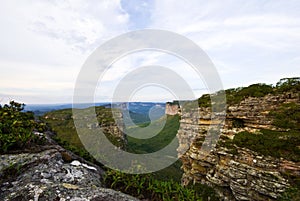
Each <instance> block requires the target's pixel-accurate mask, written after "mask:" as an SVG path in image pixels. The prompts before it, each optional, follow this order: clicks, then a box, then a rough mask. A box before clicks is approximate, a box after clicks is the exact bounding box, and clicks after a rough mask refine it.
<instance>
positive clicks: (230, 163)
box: [177, 93, 300, 200]
mask: <svg viewBox="0 0 300 201" xmlns="http://www.w3.org/2000/svg"><path fill="white" fill-rule="evenodd" d="M299 99H300V98H299V93H284V94H281V95H267V96H265V97H261V98H253V97H248V98H246V99H244V100H243V101H241V102H240V103H238V104H234V105H229V106H228V107H227V114H226V120H225V125H224V127H223V128H222V129H221V136H220V140H222V138H224V137H226V138H229V139H233V138H234V136H235V134H236V133H238V132H241V131H248V132H251V133H253V132H256V131H258V130H259V129H270V130H276V129H277V128H276V127H274V126H273V125H272V119H270V117H269V116H268V114H269V112H270V111H271V110H273V109H274V108H276V107H278V106H279V105H281V104H282V103H288V102H295V103H300V101H299ZM198 116H199V118H197V117H198ZM211 123H213V122H212V121H211V110H210V108H195V109H194V110H191V111H190V112H188V113H182V115H181V120H180V128H179V131H178V134H177V137H178V139H179V147H178V155H179V157H180V159H181V161H182V163H183V165H182V169H183V170H184V174H183V177H182V182H183V184H185V185H186V184H188V183H202V184H208V185H210V186H213V187H214V188H215V189H216V190H217V192H218V193H219V194H220V196H221V197H222V198H223V200H276V199H277V198H278V196H279V195H280V194H281V193H282V192H284V191H285V190H286V189H287V188H288V187H289V186H290V184H289V181H288V180H287V179H286V178H285V177H284V175H285V173H287V172H288V173H289V174H291V175H295V176H300V164H299V163H298V164H297V163H294V162H292V161H287V160H285V159H283V158H274V157H270V156H264V155H261V154H258V153H256V152H254V151H252V150H249V149H246V148H243V147H237V146H236V147H235V150H236V151H235V152H234V153H233V152H232V150H230V149H228V148H226V147H224V146H222V145H220V144H219V145H218V146H216V148H215V149H213V150H212V151H211V152H210V154H209V155H203V154H202V153H201V150H200V149H201V146H202V145H203V141H204V139H205V137H206V133H207V130H208V128H209V126H210V124H211ZM220 140H219V141H220ZM185 149H188V151H187V152H183V151H182V150H185Z"/></svg>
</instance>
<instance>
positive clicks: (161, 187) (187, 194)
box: [104, 170, 218, 201]
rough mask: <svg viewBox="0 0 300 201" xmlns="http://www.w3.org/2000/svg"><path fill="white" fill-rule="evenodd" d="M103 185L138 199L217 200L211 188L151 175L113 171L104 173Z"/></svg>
mask: <svg viewBox="0 0 300 201" xmlns="http://www.w3.org/2000/svg"><path fill="white" fill-rule="evenodd" d="M104 181H105V184H106V185H107V186H108V187H110V188H113V189H115V190H119V191H122V192H124V193H127V194H130V195H132V196H134V197H137V198H140V199H149V200H152V201H160V200H170V201H171V200H172V201H173V200H175V201H176V200H177V201H179V200H187V201H189V200H190V201H195V200H205V201H206V200H211V201H214V200H218V197H217V196H216V195H215V192H214V190H213V189H212V188H210V187H208V186H205V185H200V184H197V185H190V186H185V187H184V186H182V185H180V183H179V182H174V181H173V180H168V181H162V180H157V179H155V178H154V177H153V176H152V175H151V174H140V175H139V174H135V175H134V174H125V173H122V172H119V171H115V170H108V171H106V176H105V179H104Z"/></svg>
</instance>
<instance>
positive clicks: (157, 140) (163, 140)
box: [127, 115, 180, 153]
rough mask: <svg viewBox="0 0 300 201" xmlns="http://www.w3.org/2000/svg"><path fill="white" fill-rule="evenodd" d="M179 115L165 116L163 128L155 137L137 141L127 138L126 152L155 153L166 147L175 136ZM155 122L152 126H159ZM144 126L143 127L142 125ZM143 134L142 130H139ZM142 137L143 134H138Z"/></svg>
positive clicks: (130, 130) (132, 130)
mask: <svg viewBox="0 0 300 201" xmlns="http://www.w3.org/2000/svg"><path fill="white" fill-rule="evenodd" d="M179 119H180V117H179V115H174V116H169V115H168V116H167V118H166V124H165V126H164V128H163V129H162V130H161V131H160V132H159V133H158V134H157V135H156V136H155V137H152V138H149V139H137V138H133V137H130V136H127V141H128V142H127V150H128V151H130V152H133V153H150V152H155V151H158V150H160V149H162V148H163V147H165V146H166V145H168V144H169V143H170V142H171V141H172V140H173V139H174V138H175V136H176V134H177V131H178V129H179ZM162 120H163V119H160V120H157V122H154V124H156V123H157V124H158V125H159V124H160V122H159V121H162ZM143 126H144V125H143ZM135 129H137V127H132V128H130V129H128V132H129V133H131V132H134V130H135ZM141 131H142V132H143V130H141ZM140 135H143V133H140Z"/></svg>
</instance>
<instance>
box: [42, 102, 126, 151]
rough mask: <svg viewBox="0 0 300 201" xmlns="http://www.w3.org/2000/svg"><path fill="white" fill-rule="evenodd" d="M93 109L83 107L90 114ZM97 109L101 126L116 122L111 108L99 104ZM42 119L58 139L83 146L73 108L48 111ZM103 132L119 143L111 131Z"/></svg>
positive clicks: (79, 146)
mask: <svg viewBox="0 0 300 201" xmlns="http://www.w3.org/2000/svg"><path fill="white" fill-rule="evenodd" d="M91 109H93V108H88V109H82V112H86V113H87V116H88V114H89V110H91ZM95 111H96V116H97V120H98V122H99V124H100V126H101V127H106V126H110V125H114V124H115V121H114V119H113V116H112V112H111V109H108V108H105V107H102V106H97V107H95ZM41 119H42V120H43V121H44V122H46V123H47V125H49V127H50V128H51V129H52V131H53V132H55V133H56V134H57V139H58V138H59V139H60V140H61V141H67V142H68V143H69V144H70V145H72V146H75V147H78V148H83V145H82V143H81V141H80V138H79V137H78V135H77V132H76V128H75V125H74V121H73V119H72V109H63V110H56V111H52V112H48V113H46V114H45V115H44V116H43V117H42V118H41ZM103 132H104V133H105V135H106V137H107V138H108V139H110V140H111V141H112V142H113V143H118V141H117V140H116V139H115V138H114V137H113V136H112V135H111V133H108V132H105V131H103ZM117 146H121V145H117Z"/></svg>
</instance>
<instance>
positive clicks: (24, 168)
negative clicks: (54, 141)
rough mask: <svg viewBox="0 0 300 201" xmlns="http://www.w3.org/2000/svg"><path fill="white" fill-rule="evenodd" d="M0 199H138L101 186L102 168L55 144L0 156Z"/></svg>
mask: <svg viewBox="0 0 300 201" xmlns="http://www.w3.org/2000/svg"><path fill="white" fill-rule="evenodd" d="M0 161H1V162H0V189H1V190H0V200H16V201H17V200H18V201H19V200H24V201H25V200H26V201H28V200H34V201H37V200H45V201H46V200H47V201H48V200H60V201H64V200H72V201H87V200H91V201H131V200H132V201H137V199H136V198H133V197H131V196H128V195H125V194H123V193H120V192H116V191H114V190H112V189H106V188H103V186H104V185H103V184H102V182H101V177H102V175H103V170H102V169H101V168H100V167H97V166H95V165H93V164H88V162H86V161H84V160H83V159H81V158H79V157H77V156H75V155H73V154H72V153H70V152H67V151H66V150H64V149H63V148H62V147H60V146H58V145H49V146H47V147H43V148H42V149H40V150H39V151H35V153H30V152H29V153H16V154H6V155H0Z"/></svg>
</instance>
